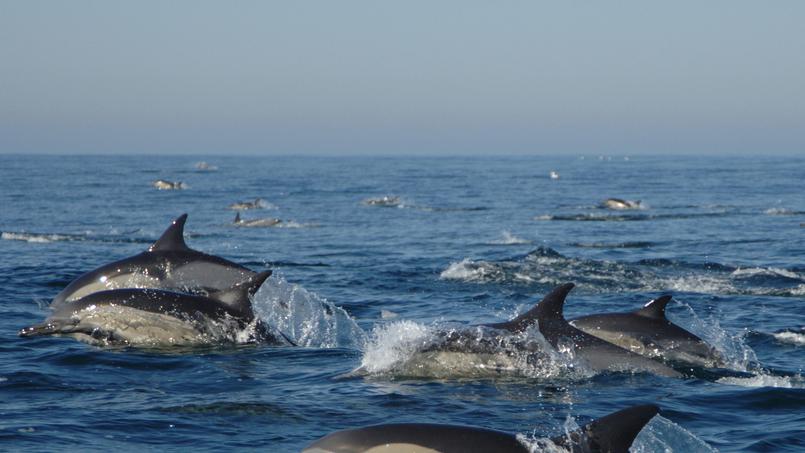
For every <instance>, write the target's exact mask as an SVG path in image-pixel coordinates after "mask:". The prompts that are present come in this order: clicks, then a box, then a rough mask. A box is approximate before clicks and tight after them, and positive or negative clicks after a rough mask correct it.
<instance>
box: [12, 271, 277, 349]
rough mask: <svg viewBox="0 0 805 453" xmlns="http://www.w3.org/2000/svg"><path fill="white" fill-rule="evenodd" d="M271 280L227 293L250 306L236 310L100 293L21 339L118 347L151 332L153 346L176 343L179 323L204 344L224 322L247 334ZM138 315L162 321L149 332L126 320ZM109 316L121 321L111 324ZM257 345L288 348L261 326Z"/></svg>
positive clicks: (165, 297)
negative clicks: (212, 326) (257, 298)
mask: <svg viewBox="0 0 805 453" xmlns="http://www.w3.org/2000/svg"><path fill="white" fill-rule="evenodd" d="M270 275H271V271H266V272H262V273H260V274H256V275H255V277H254V278H252V279H250V280H248V281H247V282H244V283H242V284H239V285H235V286H234V287H232V288H230V289H228V290H226V291H223V292H222V293H224V294H221V297H222V298H230V299H238V300H240V301H246V302H245V303H239V304H232V305H230V304H226V303H223V302H221V301H220V300H218V299H213V298H210V297H204V296H197V295H192V294H183V293H177V292H173V291H165V290H160V289H142V288H125V289H115V290H108V291H100V292H96V293H93V294H90V295H88V296H86V297H83V298H81V299H78V300H76V301H73V302H71V303H69V304H62V305H60V306H59V307H58V308H57V309H55V310H54V311H53V313H52V314H51V316H49V317H48V319H46V320H45V322H44V323H42V324H39V325H34V326H31V327H27V328H24V329H22V330H20V332H19V334H20V336H23V337H32V336H41V335H70V336H75V337H77V338H79V339H84V338H82V335H85V336H87V337H90V338H92V339H95V340H103V341H104V343H106V344H110V343H111V344H114V343H118V342H120V343H127V342H128V341H127V335H128V334H129V333H131V332H134V331H135V330H137V329H141V330H146V329H147V330H148V331H149V332H151V333H152V334H153V335H154V337H153V338H152V339H151V340H152V341H151V342H152V343H160V342H164V343H170V339H171V332H170V329H171V328H174V329H175V330H179V329H177V327H176V326H177V325H178V324H176V322H175V321H176V320H178V321H180V322H181V323H180V324H183V325H182V329H181V330H183V331H190V332H192V331H194V330H195V331H197V332H198V337H199V338H202V337H203V334H204V333H205V326H206V325H207V324H208V322H209V321H219V322H220V321H224V322H227V323H230V324H231V326H232V327H234V328H236V329H244V328H245V327H246V326H248V325H249V324H250V323H252V322H254V320H255V316H254V312H253V310H252V306H251V302H249V297H252V296H253V295H254V293H255V292H256V291H257V290H258V289H259V287H260V285H261V284H262V283H263V282H264V281H265V280H266V279H267V278H268V277H269V276H270ZM234 293H238V294H237V296H234ZM104 308H111V309H112V311H110V312H108V313H106V314H105V316H106V318H105V319H104V317H99V316H97V315H98V313H99V312H100V311H101V310H103V309H104ZM137 312H144V313H151V314H157V315H161V316H151V317H149V319H150V320H152V322H151V324H150V325H147V326H143V325H142V324H143V322H142V320H135V321H132V320H130V319H120V318H121V317H122V318H125V317H126V316H131V315H132V314H133V313H135V314H136V313H137ZM110 313H111V314H110ZM109 316H112V317H113V318H117V319H114V320H113V322H109V319H108V317H109ZM162 316H164V317H166V318H173V319H174V321H173V322H170V320H169V319H165V318H163V317H162ZM165 321H167V322H165ZM121 326H122V329H121ZM129 331H130V332H129ZM155 332H156V334H154V333H155ZM87 340H89V338H87ZM252 340H253V341H260V342H267V343H274V344H280V343H282V342H283V341H281V339H280V338H278V337H276V336H274V335H273V334H271V333H269V332H268V330H267V329H266V328H265V326H262V325H258V326H257V328H256V329H255V335H254V337H253V338H252ZM90 342H91V341H90Z"/></svg>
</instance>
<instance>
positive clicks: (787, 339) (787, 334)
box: [772, 327, 805, 346]
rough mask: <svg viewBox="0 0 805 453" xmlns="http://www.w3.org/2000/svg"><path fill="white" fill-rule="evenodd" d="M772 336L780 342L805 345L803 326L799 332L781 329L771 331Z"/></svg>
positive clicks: (804, 328) (804, 329)
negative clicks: (779, 330)
mask: <svg viewBox="0 0 805 453" xmlns="http://www.w3.org/2000/svg"><path fill="white" fill-rule="evenodd" d="M772 336H773V337H774V338H775V339H776V340H777V341H779V342H781V343H788V344H794V345H797V346H805V327H803V329H802V330H801V331H799V332H792V331H783V332H777V333H773V334H772Z"/></svg>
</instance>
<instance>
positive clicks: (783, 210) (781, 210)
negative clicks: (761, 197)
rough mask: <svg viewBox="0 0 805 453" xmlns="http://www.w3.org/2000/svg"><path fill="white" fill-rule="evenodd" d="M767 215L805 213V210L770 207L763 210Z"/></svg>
mask: <svg viewBox="0 0 805 453" xmlns="http://www.w3.org/2000/svg"><path fill="white" fill-rule="evenodd" d="M763 213H764V214H766V215H803V214H805V211H795V210H793V209H788V208H769V209H766V210H765V211H763Z"/></svg>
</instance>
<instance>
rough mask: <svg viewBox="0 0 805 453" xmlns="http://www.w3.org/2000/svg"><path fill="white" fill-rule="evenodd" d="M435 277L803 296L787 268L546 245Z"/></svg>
mask: <svg viewBox="0 0 805 453" xmlns="http://www.w3.org/2000/svg"><path fill="white" fill-rule="evenodd" d="M439 277H440V278H441V279H443V280H458V281H464V282H467V283H477V284H486V283H498V284H528V285H530V284H539V285H545V286H556V285H559V284H562V283H566V282H574V283H576V284H577V286H578V287H579V288H580V289H582V290H584V291H588V292H596V293H601V292H613V291H668V290H671V291H678V292H695V293H706V294H736V295H768V296H779V297H797V296H800V295H803V294H805V283H802V282H805V276H803V275H802V274H800V273H797V272H795V271H793V270H790V269H782V268H774V267H768V268H748V269H739V268H737V267H734V266H730V265H725V264H721V263H713V262H705V263H695V262H685V261H677V260H671V259H666V258H658V259H646V260H640V261H637V262H621V261H609V260H592V259H583V258H574V257H569V256H565V255H562V254H560V253H558V252H557V251H556V250H554V249H552V248H549V247H539V248H537V249H535V250H533V251H532V252H530V253H528V254H527V255H525V256H522V257H516V258H512V259H503V260H494V261H493V260H482V259H471V258H464V259H463V260H461V261H455V262H452V263H450V264H449V265H448V266H447V267H446V268H445V269H444V270H443V271H442V272H441V273H440V274H439ZM792 284H793V285H792Z"/></svg>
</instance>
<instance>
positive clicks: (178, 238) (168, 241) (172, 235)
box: [148, 214, 190, 252]
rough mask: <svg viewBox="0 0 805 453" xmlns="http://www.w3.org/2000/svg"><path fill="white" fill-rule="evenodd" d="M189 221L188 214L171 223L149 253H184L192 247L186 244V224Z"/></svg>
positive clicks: (150, 248) (149, 249)
mask: <svg viewBox="0 0 805 453" xmlns="http://www.w3.org/2000/svg"><path fill="white" fill-rule="evenodd" d="M186 221H187V214H182V215H180V216H179V217H178V218H177V219H176V220H174V221H173V223H171V225H170V226H169V227H168V229H167V230H165V232H164V233H162V236H160V237H159V239H157V241H156V242H154V244H153V245H152V246H151V247H149V248H148V251H149V252H184V251H188V250H190V247H188V246H187V244H185V243H184V223H185V222H186Z"/></svg>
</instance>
